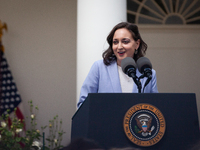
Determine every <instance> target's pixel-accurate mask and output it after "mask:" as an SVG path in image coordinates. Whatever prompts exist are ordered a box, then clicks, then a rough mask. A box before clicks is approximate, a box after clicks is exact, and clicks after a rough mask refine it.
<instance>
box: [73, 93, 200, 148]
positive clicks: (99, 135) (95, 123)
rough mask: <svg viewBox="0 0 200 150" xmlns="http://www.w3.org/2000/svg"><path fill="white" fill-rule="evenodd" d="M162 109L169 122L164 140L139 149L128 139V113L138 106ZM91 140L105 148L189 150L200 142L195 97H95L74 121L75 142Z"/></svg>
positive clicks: (86, 102)
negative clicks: (146, 105) (84, 139)
mask: <svg viewBox="0 0 200 150" xmlns="http://www.w3.org/2000/svg"><path fill="white" fill-rule="evenodd" d="M141 103H145V104H151V105H153V106H155V107H156V108H158V109H159V110H160V111H161V112H162V114H163V116H164V118H165V122H166V130H165V133H164V136H163V137H162V139H161V140H160V141H159V142H158V143H156V144H155V145H152V146H147V147H146V146H145V147H143V146H138V145H137V144H135V143H133V142H131V141H130V140H129V139H128V137H127V136H126V134H125V132H124V128H123V121H124V116H125V114H126V112H127V111H128V110H129V109H130V108H131V107H132V106H134V105H137V104H141ZM79 137H83V138H88V139H93V140H95V141H97V142H98V143H99V144H100V145H101V146H103V147H104V148H106V149H108V148H113V147H136V148H140V149H149V150H159V149H162V150H169V149H170V150H173V149H174V150H179V149H181V150H188V149H189V148H191V147H192V146H193V145H194V144H195V142H196V141H197V140H199V137H200V134H199V122H198V114H197V105H196V97H195V94H194V93H142V94H138V93H91V94H89V95H88V97H87V98H86V100H85V101H84V103H83V104H82V105H81V107H80V108H79V109H78V110H77V112H76V113H75V114H74V116H73V117H72V129H71V139H75V138H79Z"/></svg>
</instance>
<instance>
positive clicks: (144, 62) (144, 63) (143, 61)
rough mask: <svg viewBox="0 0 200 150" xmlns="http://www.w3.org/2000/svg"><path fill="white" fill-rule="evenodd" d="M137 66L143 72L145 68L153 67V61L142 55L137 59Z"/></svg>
mask: <svg viewBox="0 0 200 150" xmlns="http://www.w3.org/2000/svg"><path fill="white" fill-rule="evenodd" d="M137 67H138V70H139V72H140V73H143V72H144V69H145V68H150V69H152V64H151V62H150V60H149V59H148V58H146V57H140V58H139V59H138V60H137Z"/></svg>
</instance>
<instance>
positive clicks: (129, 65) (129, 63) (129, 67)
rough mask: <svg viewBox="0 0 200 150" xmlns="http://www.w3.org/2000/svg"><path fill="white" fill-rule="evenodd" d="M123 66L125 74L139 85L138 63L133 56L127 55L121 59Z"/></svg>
mask: <svg viewBox="0 0 200 150" xmlns="http://www.w3.org/2000/svg"><path fill="white" fill-rule="evenodd" d="M121 67H122V70H123V72H124V73H125V74H127V75H128V76H129V77H132V78H133V81H134V82H135V84H136V85H137V86H138V81H137V76H136V68H137V67H136V63H135V60H134V59H133V58H131V57H126V58H124V59H123V60H122V61H121Z"/></svg>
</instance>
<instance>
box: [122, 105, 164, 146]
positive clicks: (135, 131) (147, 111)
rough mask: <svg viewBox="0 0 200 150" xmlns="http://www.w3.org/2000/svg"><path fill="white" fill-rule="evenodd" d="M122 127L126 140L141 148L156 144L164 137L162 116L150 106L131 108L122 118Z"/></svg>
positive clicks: (156, 109)
mask: <svg viewBox="0 0 200 150" xmlns="http://www.w3.org/2000/svg"><path fill="white" fill-rule="evenodd" d="M123 125H124V132H125V134H126V136H127V137H128V139H129V140H130V141H131V142H133V143H134V144H136V145H139V146H143V147H148V146H152V145H154V144H156V143H158V142H159V141H160V140H161V139H162V137H163V136H164V133H165V128H166V122H165V118H164V116H163V114H162V113H161V111H160V110H159V109H158V108H156V107H155V106H153V105H150V104H137V105H134V106H132V107H131V108H130V109H129V110H128V111H127V112H126V114H125V116H124V122H123Z"/></svg>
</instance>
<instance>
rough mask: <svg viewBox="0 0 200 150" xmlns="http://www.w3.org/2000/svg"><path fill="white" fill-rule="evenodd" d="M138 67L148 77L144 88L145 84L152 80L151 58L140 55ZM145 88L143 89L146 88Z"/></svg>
mask: <svg viewBox="0 0 200 150" xmlns="http://www.w3.org/2000/svg"><path fill="white" fill-rule="evenodd" d="M137 67H138V70H139V72H140V73H141V74H143V77H147V78H148V79H147V81H146V82H145V85H144V88H145V86H146V85H147V84H148V83H149V82H150V80H151V79H152V64H151V62H150V60H149V59H148V58H146V57H140V58H139V59H138V60H137ZM144 88H143V90H144Z"/></svg>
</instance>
